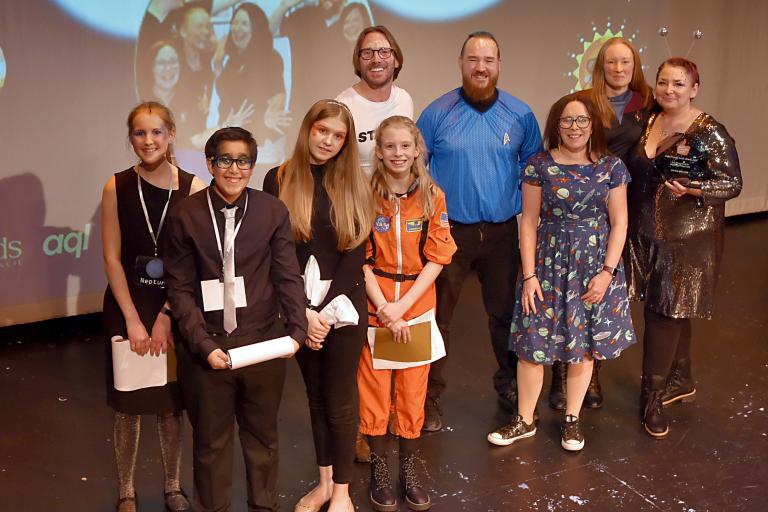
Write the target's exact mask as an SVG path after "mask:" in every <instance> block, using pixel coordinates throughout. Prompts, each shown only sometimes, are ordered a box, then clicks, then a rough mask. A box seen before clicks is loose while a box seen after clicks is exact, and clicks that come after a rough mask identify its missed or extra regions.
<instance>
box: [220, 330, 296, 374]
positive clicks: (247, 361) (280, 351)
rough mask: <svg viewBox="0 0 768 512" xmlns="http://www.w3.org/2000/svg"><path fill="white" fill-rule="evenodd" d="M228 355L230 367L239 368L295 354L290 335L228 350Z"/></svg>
mask: <svg viewBox="0 0 768 512" xmlns="http://www.w3.org/2000/svg"><path fill="white" fill-rule="evenodd" d="M227 355H228V356H229V367H230V368H231V369H232V370H237V369H238V368H242V367H244V366H250V365H252V364H258V363H263V362H264V361H270V360H272V359H277V358H278V357H288V356H290V355H293V339H291V337H290V336H283V337H282V338H274V339H271V340H266V341H260V342H258V343H252V344H251V345H245V346H243V347H237V348H233V349H230V350H227Z"/></svg>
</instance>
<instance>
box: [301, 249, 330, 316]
mask: <svg viewBox="0 0 768 512" xmlns="http://www.w3.org/2000/svg"><path fill="white" fill-rule="evenodd" d="M301 277H303V278H304V293H306V294H307V298H308V299H309V302H310V304H312V305H313V306H319V305H320V303H321V302H323V300H324V299H325V296H326V295H327V294H328V289H329V288H330V287H331V280H330V279H327V280H325V281H324V280H322V279H320V265H318V264H317V260H316V259H315V257H314V256H310V257H309V259H308V260H307V266H306V267H305V268H304V275H303V276H301Z"/></svg>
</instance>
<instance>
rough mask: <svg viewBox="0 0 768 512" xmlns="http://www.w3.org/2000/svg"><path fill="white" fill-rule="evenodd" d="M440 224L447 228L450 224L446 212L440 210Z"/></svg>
mask: <svg viewBox="0 0 768 512" xmlns="http://www.w3.org/2000/svg"><path fill="white" fill-rule="evenodd" d="M440 225H441V226H442V227H444V228H447V227H448V226H449V225H450V224H449V223H448V213H447V212H442V213H441V214H440Z"/></svg>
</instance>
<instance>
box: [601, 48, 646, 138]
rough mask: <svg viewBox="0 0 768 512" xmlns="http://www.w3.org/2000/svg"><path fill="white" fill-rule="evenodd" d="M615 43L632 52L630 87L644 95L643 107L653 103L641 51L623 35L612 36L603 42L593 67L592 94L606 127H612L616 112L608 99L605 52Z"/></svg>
mask: <svg viewBox="0 0 768 512" xmlns="http://www.w3.org/2000/svg"><path fill="white" fill-rule="evenodd" d="M615 44H623V45H624V46H626V47H627V48H629V50H630V51H631V52H632V61H633V66H632V80H631V81H630V82H629V88H630V89H631V90H633V91H635V92H638V93H639V94H640V96H642V97H643V108H650V106H651V105H653V89H651V87H650V86H649V85H648V84H647V83H646V81H645V75H643V64H642V62H640V53H638V51H637V50H635V47H634V46H632V43H630V42H629V40H628V39H625V38H623V37H612V38H610V39H609V40H607V41H606V42H605V44H603V46H602V47H601V48H600V51H599V52H598V53H597V59H595V67H594V68H593V69H592V89H590V93H591V94H590V96H591V100H592V103H594V104H595V107H596V108H597V112H598V119H599V120H601V121H602V124H603V126H604V127H606V128H610V126H611V123H613V120H614V119H616V113H615V112H614V110H613V107H612V106H611V102H610V101H609V100H608V93H607V92H606V84H605V52H606V51H608V48H610V47H611V46H613V45H615Z"/></svg>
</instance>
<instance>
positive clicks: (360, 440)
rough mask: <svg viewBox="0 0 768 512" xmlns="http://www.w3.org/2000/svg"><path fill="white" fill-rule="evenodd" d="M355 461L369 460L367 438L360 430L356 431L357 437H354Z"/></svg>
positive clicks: (369, 449) (369, 453) (369, 448)
mask: <svg viewBox="0 0 768 512" xmlns="http://www.w3.org/2000/svg"><path fill="white" fill-rule="evenodd" d="M355 461H357V462H371V447H370V446H368V440H367V439H366V438H365V436H363V434H361V433H360V431H358V432H357V439H355Z"/></svg>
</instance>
